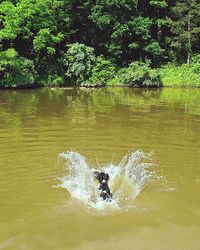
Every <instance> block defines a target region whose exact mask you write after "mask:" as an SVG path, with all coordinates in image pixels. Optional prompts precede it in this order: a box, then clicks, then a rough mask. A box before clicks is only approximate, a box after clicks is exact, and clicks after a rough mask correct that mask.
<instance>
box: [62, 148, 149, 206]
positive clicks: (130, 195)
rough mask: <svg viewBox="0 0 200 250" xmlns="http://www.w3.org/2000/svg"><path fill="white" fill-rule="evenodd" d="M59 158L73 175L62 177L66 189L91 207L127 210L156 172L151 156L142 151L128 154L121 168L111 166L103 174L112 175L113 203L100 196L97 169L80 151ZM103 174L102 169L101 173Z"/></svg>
mask: <svg viewBox="0 0 200 250" xmlns="http://www.w3.org/2000/svg"><path fill="white" fill-rule="evenodd" d="M59 156H60V157H61V158H63V159H65V160H66V166H67V168H68V169H69V174H68V175H67V176H64V177H63V178H61V179H60V180H61V184H60V185H59V186H60V187H62V188H65V189H67V190H68V192H69V193H70V195H71V197H74V198H76V199H78V200H80V201H81V202H83V203H84V204H85V205H86V206H87V207H89V208H95V209H97V210H104V209H105V208H107V207H110V208H114V209H126V208H128V207H130V204H131V202H133V200H134V199H135V198H136V197H137V196H138V195H139V194H140V192H141V191H142V189H143V188H144V186H145V185H146V184H147V183H148V181H149V179H150V177H151V176H152V173H153V172H150V171H149V170H148V168H149V167H150V166H152V165H153V164H152V163H151V159H150V156H149V155H147V154H145V153H144V152H142V151H140V150H138V151H136V152H133V153H131V154H128V155H126V156H125V157H124V158H123V159H122V161H121V162H120V163H119V164H118V165H114V164H107V165H105V166H103V167H102V168H101V169H100V171H103V172H106V173H108V174H109V176H110V179H109V183H108V184H109V187H110V190H111V192H112V194H113V198H112V200H111V201H109V202H108V201H103V200H102V199H101V198H100V196H99V192H100V191H99V189H98V186H99V183H98V181H97V180H96V178H95V177H94V174H93V172H94V171H95V170H96V169H92V168H90V166H89V165H88V163H87V162H86V160H85V157H84V156H82V155H80V154H79V153H77V152H73V151H68V152H66V153H61V154H59ZM143 160H146V161H147V162H145V163H144V162H142V161H143ZM98 171H99V170H98Z"/></svg>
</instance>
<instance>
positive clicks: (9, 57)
mask: <svg viewBox="0 0 200 250" xmlns="http://www.w3.org/2000/svg"><path fill="white" fill-rule="evenodd" d="M34 82H35V70H34V65H33V62H32V61H31V60H28V59H26V58H23V57H20V56H19V55H18V53H17V52H16V51H15V49H8V50H6V51H2V52H0V87H20V86H26V85H32V84H34Z"/></svg>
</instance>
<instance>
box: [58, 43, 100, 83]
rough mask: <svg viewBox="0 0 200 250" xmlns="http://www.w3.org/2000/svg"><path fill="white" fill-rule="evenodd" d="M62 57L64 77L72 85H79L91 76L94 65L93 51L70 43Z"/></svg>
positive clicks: (79, 44) (81, 45) (84, 46)
mask: <svg viewBox="0 0 200 250" xmlns="http://www.w3.org/2000/svg"><path fill="white" fill-rule="evenodd" d="M68 47H69V49H68V51H67V52H66V53H64V55H63V60H62V63H63V66H64V72H65V76H66V77H67V78H68V79H70V80H71V81H72V83H73V84H80V83H82V82H84V81H86V80H88V79H89V78H90V76H91V72H92V68H93V66H94V64H95V55H94V49H93V48H91V47H87V46H86V45H84V44H81V43H72V44H70V45H69V46H68Z"/></svg>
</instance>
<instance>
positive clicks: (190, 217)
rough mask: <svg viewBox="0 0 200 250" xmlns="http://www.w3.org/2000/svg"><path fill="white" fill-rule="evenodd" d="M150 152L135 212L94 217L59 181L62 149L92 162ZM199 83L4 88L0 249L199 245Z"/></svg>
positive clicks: (1, 103) (98, 164)
mask: <svg viewBox="0 0 200 250" xmlns="http://www.w3.org/2000/svg"><path fill="white" fill-rule="evenodd" d="M138 149H140V150H142V151H143V152H147V153H150V152H152V161H153V162H154V163H155V165H154V166H152V168H153V169H151V171H154V170H155V171H156V176H157V177H158V178H155V179H153V180H152V181H149V183H148V184H147V185H146V186H145V187H144V189H143V190H142V191H141V192H140V194H139V195H138V196H137V197H136V199H135V200H134V204H133V206H132V207H131V209H127V210H126V211H122V212H117V213H115V212H113V213H110V212H109V213H107V214H106V213H104V214H103V215H102V214H98V213H95V212H93V211H90V210H88V208H87V207H86V206H85V205H84V204H83V203H81V202H80V201H79V200H72V199H71V197H70V194H69V193H68V192H67V190H66V189H62V188H59V187H57V186H58V185H59V178H61V177H63V176H66V175H67V172H68V170H67V168H66V166H65V164H63V162H61V161H60V160H59V159H58V155H59V154H60V153H62V152H66V151H68V150H73V151H74V152H79V153H80V154H81V155H84V156H85V157H86V159H87V162H88V163H89V164H90V165H91V166H93V167H101V166H103V165H105V164H107V163H113V164H118V163H119V162H120V160H121V159H122V158H123V157H124V156H125V155H126V154H127V153H128V152H129V153H130V152H135V151H136V150H138ZM199 149H200V89H155V90H140V89H136V90H133V89H128V88H123V89H122V88H116V89H115V88H109V89H79V90H78V89H65V90H61V89H58V90H55V89H52V90H50V89H38V90H18V91H11V90H8V91H4V90H1V91H0V228H1V230H0V249H6V250H7V249H16V250H18V249H28V250H29V249H30V250H32V249H33V250H34V249H38V250H40V249H41V250H43V249H52V250H53V249H59V250H62V249H63V250H64V249H77V250H79V249H87V250H89V249H100V250H101V249H106V250H107V249H142V250H143V249H199V248H200V240H199V235H200V199H199V195H200V163H199V162H200V152H199V151H200V150H199Z"/></svg>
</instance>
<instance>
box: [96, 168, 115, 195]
mask: <svg viewBox="0 0 200 250" xmlns="http://www.w3.org/2000/svg"><path fill="white" fill-rule="evenodd" d="M94 176H95V177H96V179H97V180H98V181H99V183H100V186H99V190H101V193H100V197H101V198H102V199H103V200H111V199H112V194H111V192H110V188H109V186H108V181H109V175H108V174H107V173H104V172H98V171H94Z"/></svg>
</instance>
